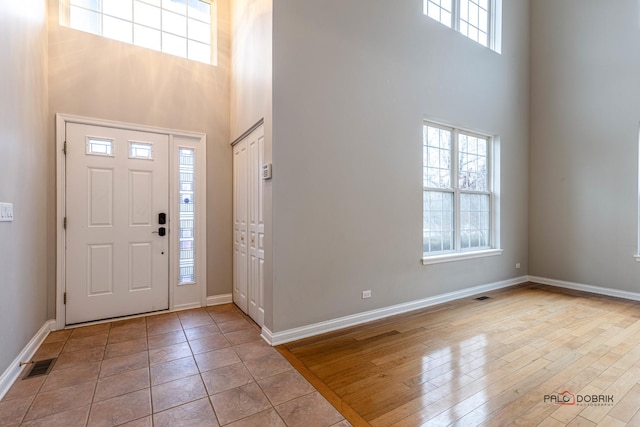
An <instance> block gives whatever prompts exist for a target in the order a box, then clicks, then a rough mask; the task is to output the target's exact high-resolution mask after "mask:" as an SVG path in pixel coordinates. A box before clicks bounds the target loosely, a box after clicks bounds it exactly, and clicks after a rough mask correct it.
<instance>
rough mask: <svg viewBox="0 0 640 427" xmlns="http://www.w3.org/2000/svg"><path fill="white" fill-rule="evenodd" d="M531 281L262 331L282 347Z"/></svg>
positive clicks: (517, 280) (524, 278) (515, 281)
mask: <svg viewBox="0 0 640 427" xmlns="http://www.w3.org/2000/svg"><path fill="white" fill-rule="evenodd" d="M527 281H528V277H527V276H521V277H516V278H513V279H509V280H503V281H501V282H495V283H489V284H486V285H480V286H474V287H471V288H466V289H462V290H460V291H455V292H449V293H446V294H442V295H436V296H433V297H429V298H425V299H421V300H416V301H410V302H406V303H403V304H397V305H392V306H389V307H383V308H379V309H376V310H371V311H365V312H363V313H357V314H352V315H350V316H344V317H339V318H337V319H331V320H327V321H324V322H319V323H314V324H311V325H306V326H301V327H298V328H293V329H288V330H285V331H281V332H275V333H274V332H271V331H270V330H269V329H267V328H265V327H263V328H262V338H263V339H264V340H265V341H266V342H267V343H269V344H270V345H280V344H285V343H288V342H291V341H296V340H299V339H302V338H308V337H311V336H314V335H320V334H324V333H327V332H331V331H335V330H338V329H344V328H348V327H350V326H355V325H360V324H362V323H367V322H371V321H374V320H378V319H382V318H385V317H389V316H394V315H396V314H402V313H406V312H408V311H413V310H418V309H420V308H425V307H430V306H432V305H437V304H442V303H445V302H449V301H453V300H457V299H460V298H466V297H468V296H471V295H477V294H480V293H483V292H489V291H494V290H497V289H502V288H507V287H509V286H514V285H518V284H520V283H524V282H527Z"/></svg>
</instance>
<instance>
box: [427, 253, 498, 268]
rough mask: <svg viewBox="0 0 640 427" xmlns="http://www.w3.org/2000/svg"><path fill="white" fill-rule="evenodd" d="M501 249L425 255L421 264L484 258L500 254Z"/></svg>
mask: <svg viewBox="0 0 640 427" xmlns="http://www.w3.org/2000/svg"><path fill="white" fill-rule="evenodd" d="M503 252H504V250H502V249H482V250H479V251H468V252H455V253H453V252H452V253H448V254H443V255H433V256H425V257H424V258H422V265H431V264H440V263H443V262H452V261H463V260H465V259H474V258H485V257H490V256H496V255H502V253H503Z"/></svg>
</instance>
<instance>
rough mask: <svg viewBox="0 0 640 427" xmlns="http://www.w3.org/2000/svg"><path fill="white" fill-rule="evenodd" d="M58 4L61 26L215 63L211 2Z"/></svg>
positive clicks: (78, 0) (83, 0) (92, 0)
mask: <svg viewBox="0 0 640 427" xmlns="http://www.w3.org/2000/svg"><path fill="white" fill-rule="evenodd" d="M60 1H61V7H62V10H63V12H64V13H62V14H61V21H62V22H61V23H62V24H63V25H67V26H69V27H71V28H74V29H77V30H81V31H86V32H89V33H93V34H97V35H100V36H104V37H107V38H110V39H114V40H119V41H121V42H125V43H131V44H135V45H137V46H141V47H146V48H149V49H154V50H157V51H161V52H165V53H168V54H171V55H176V56H181V57H183V58H189V59H192V60H194V61H199V62H204V63H206V64H212V63H213V62H214V61H213V60H212V59H213V55H212V22H214V21H213V19H212V16H213V10H212V9H213V4H212V3H211V1H205V0H60ZM214 24H215V22H214Z"/></svg>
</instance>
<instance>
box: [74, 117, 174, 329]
mask: <svg viewBox="0 0 640 427" xmlns="http://www.w3.org/2000/svg"><path fill="white" fill-rule="evenodd" d="M66 138H67V139H66V141H67V144H66V151H67V159H66V192H65V193H66V221H67V222H66V227H67V229H66V239H67V240H66V287H65V292H66V301H67V306H66V324H74V323H81V322H88V321H93V320H99V319H107V318H112V317H118V316H126V315H133V314H138V313H147V312H152V311H157V310H165V309H168V308H169V173H168V168H169V136H168V135H161V134H155V133H147V132H137V131H131V130H124V129H116V128H108V127H100V126H92V125H85V124H75V123H67V125H66Z"/></svg>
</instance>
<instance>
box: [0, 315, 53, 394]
mask: <svg viewBox="0 0 640 427" xmlns="http://www.w3.org/2000/svg"><path fill="white" fill-rule="evenodd" d="M55 326H56V321H55V320H48V321H46V322H45V324H44V325H42V327H41V328H40V330H39V331H38V332H36V334H35V335H34V337H33V338H31V341H29V342H28V343H27V345H26V346H25V347H24V348H23V349H22V351H21V352H20V354H18V357H16V358H15V359H14V360H13V362H11V364H10V365H9V367H8V368H7V370H6V371H4V373H3V374H2V376H0V400H2V398H3V397H4V395H5V394H7V392H8V391H9V389H10V388H11V386H12V385H13V383H14V382H15V381H16V380H17V379H18V377H19V376H20V373H21V372H22V368H23V367H22V366H20V362H28V361H31V358H32V357H33V355H34V354H36V351H38V348H39V347H40V345H41V344H42V343H43V341H44V339H45V338H46V337H47V335H49V332H51V331H52V330H54V329H55Z"/></svg>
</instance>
